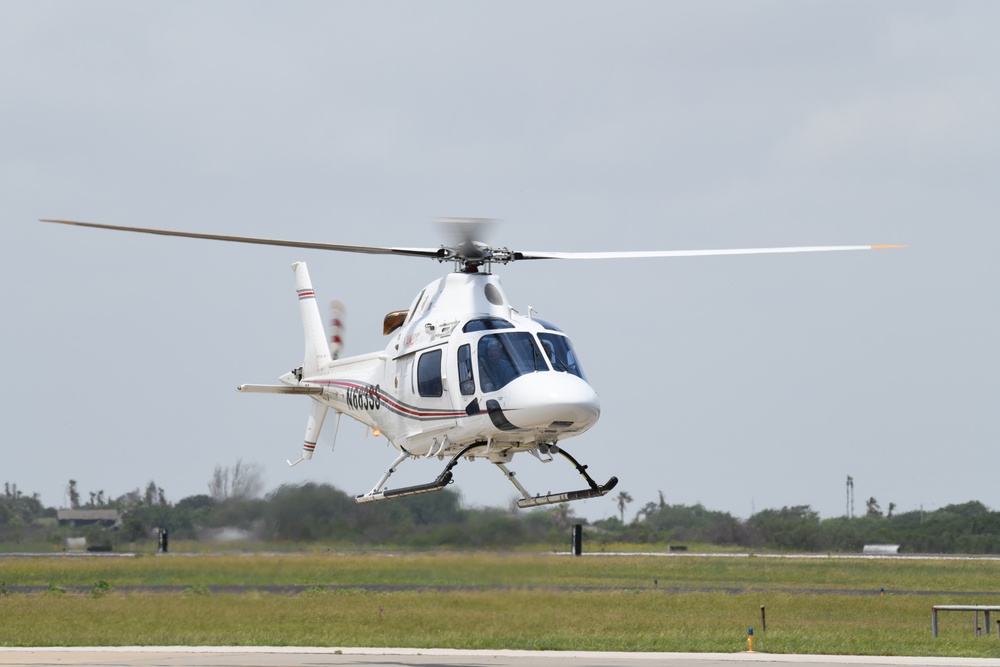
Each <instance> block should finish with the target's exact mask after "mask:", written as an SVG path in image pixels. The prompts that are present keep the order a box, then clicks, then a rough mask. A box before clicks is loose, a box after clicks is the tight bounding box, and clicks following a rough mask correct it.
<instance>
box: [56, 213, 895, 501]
mask: <svg viewBox="0 0 1000 667" xmlns="http://www.w3.org/2000/svg"><path fill="white" fill-rule="evenodd" d="M42 222H52V223H59V224H66V225H75V226H80V227H94V228H98V229H110V230H116V231H126V232H140V233H145V234H158V235H163V236H180V237H187V238H197V239H210V240H216V241H232V242H238V243H255V244H262V245H275V246H287V247H294V248H311V249H319V250H336V251H341V252H355V253H367V254H384V255H404V256H410V257H424V258H429V259H433V260H437V261H438V262H445V261H450V262H452V263H453V264H454V269H455V270H454V271H453V272H452V273H449V274H447V275H445V276H444V277H442V278H439V279H437V280H435V281H434V282H432V283H430V284H429V285H427V286H426V287H425V288H424V289H423V290H421V291H420V293H419V294H418V295H417V297H416V298H415V299H414V300H413V302H412V304H411V305H410V307H409V309H408V310H401V311H394V312H391V313H389V314H388V315H386V316H385V320H384V323H383V334H384V335H386V336H391V338H390V339H389V343H388V345H386V348H385V349H384V350H382V351H380V352H372V353H370V354H363V355H359V356H353V357H346V358H343V359H340V358H338V357H339V352H340V347H341V343H340V337H339V332H336V331H335V332H334V335H333V336H332V337H331V338H330V339H329V343H328V339H327V336H326V333H325V332H324V327H323V321H322V318H321V316H320V311H319V308H318V306H317V303H316V294H315V292H314V291H313V286H312V282H311V281H310V278H309V271H308V269H307V268H306V264H305V262H297V263H295V264H293V265H292V270H293V271H294V273H295V291H296V295H297V298H298V300H299V306H300V311H301V317H302V326H303V330H304V333H305V356H304V359H303V362H302V365H301V366H299V367H298V368H295V369H294V370H292V371H289V372H288V373H285V374H284V375H282V376H281V377H280V378H279V380H280V382H281V384H280V385H257V384H244V385H240V386H239V387H238V390H239V391H242V392H249V393H274V394H302V395H305V396H309V397H310V398H312V399H313V400H312V406H311V410H310V413H309V419H308V422H307V425H306V432H305V438H304V441H303V444H302V453H301V456H300V457H299V459H298V460H296V461H294V462H292V461H289V465H296V464H298V463H300V462H301V461H303V460H308V459H311V458H312V455H313V451H314V450H315V448H316V443H317V441H318V439H319V434H320V430H321V429H322V427H323V423H324V420H325V418H326V416H327V413H328V412H329V410H330V409H333V411H334V412H335V413H337V425H338V426H339V420H340V417H341V416H342V415H345V414H346V415H347V416H349V417H351V418H353V419H356V420H357V421H359V422H361V423H362V424H364V425H365V426H367V427H368V428H370V429H372V430H373V431H375V432H376V433H381V434H382V435H384V436H386V438H387V439H388V441H389V442H390V443H391V444H392V446H393V447H394V448H396V449H397V450H398V451H399V455H398V457H397V458H396V460H395V461H393V463H392V465H391V466H389V468H388V469H387V470H386V471H385V473H384V474H383V475H382V477H381V478H380V479H379V480H378V481H377V482H376V484H375V486H374V487H372V489H371V490H370V491H368V492H367V493H364V494H362V495H359V496H356V497H355V500H356V502H358V503H367V502H373V501H379V500H386V499H390V498H400V497H404V496H412V495H416V494H421V493H429V492H433V491H440V490H441V489H444V488H445V487H446V486H447V485H448V484H450V483H451V482H452V475H453V473H452V469H453V468H454V467H455V466H456V465H457V464H458V463H459V461H460V460H461V459H463V458H466V459H468V460H472V459H474V458H485V459H486V460H488V461H490V462H491V463H493V464H494V465H495V466H497V468H499V469H500V470H501V471H502V472H503V474H504V475H505V476H506V477H507V479H508V480H510V482H511V483H512V484H513V485H514V486H515V487H516V488H517V490H518V492H519V493H520V494H521V498H520V499H519V500H518V501H517V505H518V506H519V507H522V508H526V507H535V506H539V505H546V504H550V503H561V502H566V501H571V500H580V499H584V498H596V497H600V496H603V495H605V494H606V493H608V492H609V491H611V490H612V489H613V488H614V487H615V485H616V484H617V483H618V478H617V477H611V478H610V479H609V480H608V481H607V482H606V483H604V484H598V483H597V482H595V481H594V479H593V478H592V477H591V476H590V475H589V474H588V473H587V466H585V465H581V464H580V463H579V462H578V461H577V460H576V459H575V458H574V457H573V456H571V455H570V454H569V453H568V452H567V451H566V450H565V449H564V448H563V445H562V443H563V441H565V440H566V439H568V438H571V437H573V436H576V435H579V434H581V433H583V432H585V431H587V430H588V429H589V428H590V427H592V426H593V425H594V424H595V423H596V422H597V419H598V417H599V416H600V414H601V408H600V402H599V401H598V398H597V394H596V393H595V391H594V389H593V388H592V387H591V386H590V384H588V383H587V379H586V377H585V376H584V373H583V369H582V367H581V365H580V361H579V359H578V358H577V355H576V352H575V350H574V349H573V345H572V343H571V342H570V339H569V337H568V336H566V334H565V333H563V332H562V331H561V330H560V329H559V328H557V327H556V326H554V325H552V324H550V323H548V322H546V321H544V320H541V319H538V318H536V317H533V316H532V315H533V313H532V312H531V311H530V309H529V313H528V316H527V317H525V316H523V315H521V314H519V313H518V312H517V311H515V310H514V308H513V307H512V306H511V305H510V302H509V301H508V300H507V297H506V295H505V294H504V292H503V289H502V288H501V286H500V279H499V278H498V277H497V276H495V275H493V273H492V266H493V265H494V264H508V263H510V262H513V261H521V260H539V259H634V258H650V257H690V256H702V255H749V254H765V253H800V252H829V251H845V250H875V249H880V248H899V247H903V246H890V245H882V246H875V245H866V246H810V247H791V248H749V249H729V250H667V251H639V252H515V251H511V250H508V249H507V248H494V247H490V246H488V245H486V244H485V243H482V242H480V241H477V240H476V239H475V235H476V234H477V233H479V232H480V231H481V230H482V228H483V226H484V225H485V224H486V223H487V222H488V221H487V220H485V219H481V218H448V219H444V222H446V223H447V224H449V225H451V226H452V227H453V228H454V229H455V230H457V231H458V233H459V241H458V243H456V244H455V245H451V246H441V247H439V248H389V247H379V246H354V245H336V244H330V243H310V242H302V241H284V240H279V239H266V238H255V237H243V236H224V235H219V234H201V233H194V232H181V231H171V230H162V229H148V228H141V227H122V226H116V225H104V224H97V223H89V222H76V221H70V220H42ZM334 437H335V438H336V433H335V435H334ZM519 452H528V453H530V454H532V455H534V456H535V457H536V458H538V459H539V460H540V461H542V462H544V463H548V462H550V461H552V460H553V458H554V456H556V455H562V456H563V457H565V458H566V459H568V460H569V462H570V463H571V464H572V465H573V466H574V467H575V468H576V470H577V472H579V473H580V475H581V476H582V477H583V478H584V480H586V483H587V488H584V489H580V490H576V491H564V492H561V493H549V494H546V495H532V494H531V493H530V492H529V491H528V490H527V489H525V488H524V486H523V485H521V483H520V482H519V481H518V480H517V478H516V477H515V473H514V472H513V471H511V470H510V469H509V468H508V467H507V464H508V463H510V461H511V459H512V458H513V456H514V454H517V453H519ZM411 458H414V459H416V458H437V459H438V460H442V461H443V460H444V459H445V458H447V459H448V462H447V464H446V465H445V467H444V470H443V471H442V472H441V473H440V474H439V475H438V476H437V478H436V479H435V480H434V481H432V482H429V483H427V484H420V485H416V486H408V487H404V488H396V489H388V488H386V486H385V485H386V483H387V481H388V480H389V477H390V476H391V475H392V474H393V473H394V472H395V471H396V468H397V467H398V466H399V465H400V464H402V463H403V462H404V461H406V460H407V459H411Z"/></svg>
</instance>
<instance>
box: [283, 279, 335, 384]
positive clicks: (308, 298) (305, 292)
mask: <svg viewBox="0 0 1000 667" xmlns="http://www.w3.org/2000/svg"><path fill="white" fill-rule="evenodd" d="M292 271H294V272H295V291H296V292H297V293H298V295H299V312H300V313H301V315H302V331H303V333H304V334H305V347H306V352H305V357H304V358H303V360H302V375H303V377H309V376H312V375H316V374H318V373H319V371H320V369H322V368H326V366H328V365H329V364H330V362H331V361H332V358H331V357H330V349H329V348H328V347H327V344H326V334H325V333H324V332H323V319H322V317H320V314H319V307H318V306H317V305H316V293H315V292H314V291H313V287H312V281H311V280H310V279H309V269H307V268H306V263H305V262H296V263H295V264H292Z"/></svg>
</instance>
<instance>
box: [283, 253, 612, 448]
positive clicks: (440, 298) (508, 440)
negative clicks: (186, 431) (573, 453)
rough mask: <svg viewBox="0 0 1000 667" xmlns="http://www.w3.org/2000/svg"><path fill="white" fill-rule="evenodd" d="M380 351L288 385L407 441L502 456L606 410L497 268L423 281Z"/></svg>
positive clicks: (558, 339) (562, 344) (563, 346)
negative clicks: (506, 288) (510, 292)
mask: <svg viewBox="0 0 1000 667" xmlns="http://www.w3.org/2000/svg"><path fill="white" fill-rule="evenodd" d="M390 335H391V339H390V342H389V344H388V345H387V346H386V349H385V350H384V351H383V352H379V353H374V354H369V355H363V356H358V357H349V358H346V359H341V360H336V361H332V362H329V363H328V364H327V365H325V366H324V367H321V368H318V369H317V373H315V374H313V375H308V376H305V377H302V378H301V381H300V380H299V378H298V377H296V376H295V375H294V374H291V373H290V374H288V375H285V376H283V377H282V378H281V379H282V381H283V382H284V383H285V384H289V385H293V384H307V385H313V386H321V387H323V392H322V394H319V395H316V396H315V397H314V398H316V400H320V401H322V402H323V403H325V404H327V405H329V406H330V407H332V408H333V409H335V410H337V411H339V412H342V413H344V414H347V415H348V416H350V417H353V418H354V419H357V420H358V421H360V422H362V423H364V424H366V425H368V426H369V427H370V428H372V429H378V430H379V431H380V432H381V434H382V435H384V436H385V437H387V438H388V439H389V441H390V442H391V443H392V444H393V445H394V446H395V447H396V448H397V449H400V450H401V451H403V452H407V453H410V454H412V455H414V456H440V457H444V456H451V455H454V454H456V453H458V452H459V451H461V450H462V449H464V448H465V447H467V446H468V445H470V444H473V443H481V444H482V445H483V446H482V447H478V448H475V449H472V450H470V451H469V452H468V455H469V456H485V457H488V458H490V459H491V460H493V461H497V462H504V461H507V460H509V459H510V456H511V455H512V454H513V453H515V452H517V451H522V450H529V449H534V448H537V447H539V446H540V445H553V444H555V443H557V442H559V441H560V440H563V439H565V438H568V437H571V436H574V435H578V434H580V433H583V432H584V431H586V430H587V429H589V428H590V427H591V426H593V425H594V423H596V422H597V419H598V417H599V416H600V403H599V401H598V398H597V395H596V393H595V392H594V390H593V389H592V388H591V387H590V385H589V384H588V383H587V381H586V378H585V376H584V374H583V370H582V368H581V367H580V364H579V361H578V359H577V356H576V352H575V351H574V349H573V346H572V344H571V342H570V340H569V338H568V337H567V336H566V335H565V334H564V333H562V332H561V331H560V330H559V329H557V328H556V327H555V326H553V325H551V324H548V323H547V322H545V321H543V320H539V319H537V318H530V317H523V316H521V315H519V314H518V313H517V312H516V311H514V309H513V308H512V307H511V306H510V304H509V303H508V301H507V298H506V296H505V295H504V293H503V290H502V288H501V286H500V280H499V278H498V277H496V276H494V275H492V274H488V273H451V274H448V275H446V276H444V277H442V278H440V279H438V280H436V281H434V282H432V283H431V284H429V285H428V286H427V287H425V288H424V289H423V291H421V292H420V294H419V295H417V297H416V299H414V301H413V304H412V305H411V306H410V309H409V311H408V312H407V314H406V316H405V319H404V320H403V322H402V324H401V325H400V326H399V327H398V329H396V330H395V331H393V332H392V333H391V334H390Z"/></svg>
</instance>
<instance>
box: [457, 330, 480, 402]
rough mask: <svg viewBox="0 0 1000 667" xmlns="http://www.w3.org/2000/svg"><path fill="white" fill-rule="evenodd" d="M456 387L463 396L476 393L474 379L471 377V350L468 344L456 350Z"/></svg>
mask: <svg viewBox="0 0 1000 667" xmlns="http://www.w3.org/2000/svg"><path fill="white" fill-rule="evenodd" d="M458 386H459V388H460V389H461V390H462V395H463V396H469V395H470V394H474V393H476V378H475V377H474V376H473V375H472V348H471V347H469V344H468V343H466V344H465V345H463V346H462V347H460V348H458Z"/></svg>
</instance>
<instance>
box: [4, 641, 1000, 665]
mask: <svg viewBox="0 0 1000 667" xmlns="http://www.w3.org/2000/svg"><path fill="white" fill-rule="evenodd" d="M759 664H775V665H809V666H810V667H835V666H841V665H868V666H878V665H905V666H910V667H944V666H953V667H1000V658H998V659H994V658H901V657H870V656H827V655H771V654H767V653H603V652H592V653H591V652H571V651H459V650H452V649H390V648H344V649H336V648H310V647H301V648H300V647H262V648H248V647H239V646H237V647H219V646H215V647H184V646H181V647H114V648H102V647H88V648H3V647H0V665H88V666H92V665H107V666H109V667H110V666H118V665H121V666H123V667H125V666H128V667H154V666H162V667H285V666H291V665H295V666H302V667H322V666H326V665H330V666H333V667H351V666H355V665H357V666H358V667H409V666H412V667H647V666H652V665H656V666H657V667H660V666H665V667H686V666H689V667H733V666H734V665H759Z"/></svg>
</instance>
